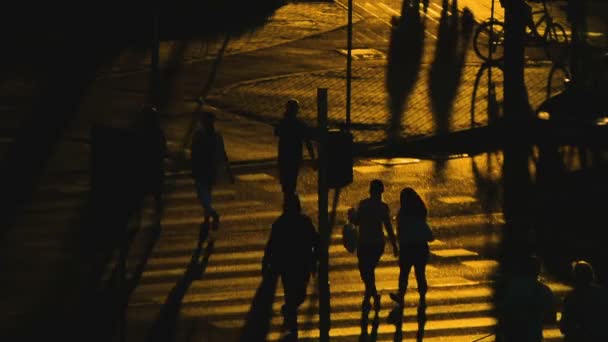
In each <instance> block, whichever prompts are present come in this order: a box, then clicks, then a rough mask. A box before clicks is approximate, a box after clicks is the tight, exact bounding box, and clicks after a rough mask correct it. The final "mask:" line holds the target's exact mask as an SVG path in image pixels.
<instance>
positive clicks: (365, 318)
mask: <svg viewBox="0 0 608 342" xmlns="http://www.w3.org/2000/svg"><path fill="white" fill-rule="evenodd" d="M370 311H371V308H370V307H367V306H363V307H362V309H361V322H360V323H361V324H360V325H361V335H359V341H361V342H368V341H369V342H375V341H377V340H378V327H379V326H380V310H374V317H373V318H372V322H371V323H372V324H371V325H372V329H371V331H370V332H369V333H368V331H367V327H368V325H369V313H370Z"/></svg>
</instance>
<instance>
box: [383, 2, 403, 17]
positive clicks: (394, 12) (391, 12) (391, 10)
mask: <svg viewBox="0 0 608 342" xmlns="http://www.w3.org/2000/svg"><path fill="white" fill-rule="evenodd" d="M378 5H379V6H381V7H382V8H384V9H385V10H386V11H387V12H388V13H390V14H394V15H397V16H400V15H401V13H399V12H397V11H395V10H394V9H392V8H390V7H388V6H387V5H385V4H384V3H382V2H380V3H379V4H378Z"/></svg>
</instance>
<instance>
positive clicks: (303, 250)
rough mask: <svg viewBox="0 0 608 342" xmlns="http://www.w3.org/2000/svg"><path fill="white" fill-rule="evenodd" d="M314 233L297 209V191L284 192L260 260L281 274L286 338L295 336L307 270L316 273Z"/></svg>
mask: <svg viewBox="0 0 608 342" xmlns="http://www.w3.org/2000/svg"><path fill="white" fill-rule="evenodd" d="M318 241H319V236H318V233H317V231H316V229H315V226H314V225H313V223H312V220H311V219H310V217H308V216H307V215H305V214H303V213H302V212H301V206H300V199H299V198H298V196H297V195H295V194H292V195H287V196H286V198H285V201H284V204H283V214H282V215H281V216H280V217H279V218H278V219H277V220H276V221H275V222H274V223H273V224H272V231H271V233H270V238H269V240H268V244H267V245H266V250H265V253H264V259H263V261H262V264H263V270H264V272H273V273H275V274H279V275H280V276H281V282H282V284H283V290H284V292H285V305H283V306H282V308H281V313H282V314H283V319H284V326H285V328H287V330H288V336H289V337H288V338H287V339H291V338H293V339H297V335H298V332H297V331H298V330H297V328H298V320H297V317H298V312H297V311H298V307H300V305H301V304H302V303H303V302H304V299H306V288H307V287H308V280H309V279H310V274H311V273H316V266H317V245H318Z"/></svg>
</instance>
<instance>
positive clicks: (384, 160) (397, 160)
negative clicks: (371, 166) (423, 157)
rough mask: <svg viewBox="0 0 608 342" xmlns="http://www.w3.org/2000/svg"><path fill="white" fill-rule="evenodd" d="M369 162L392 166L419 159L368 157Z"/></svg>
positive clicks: (413, 162) (412, 162) (418, 160)
mask: <svg viewBox="0 0 608 342" xmlns="http://www.w3.org/2000/svg"><path fill="white" fill-rule="evenodd" d="M370 162H372V163H376V164H380V165H389V166H394V165H405V164H415V163H419V162H420V159H416V158H380V159H370Z"/></svg>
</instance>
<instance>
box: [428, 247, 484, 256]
mask: <svg viewBox="0 0 608 342" xmlns="http://www.w3.org/2000/svg"><path fill="white" fill-rule="evenodd" d="M431 253H432V254H434V255H437V256H440V257H442V258H454V257H461V256H476V255H478V254H477V253H475V252H473V251H469V250H468V249H462V248H455V249H441V250H431Z"/></svg>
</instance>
